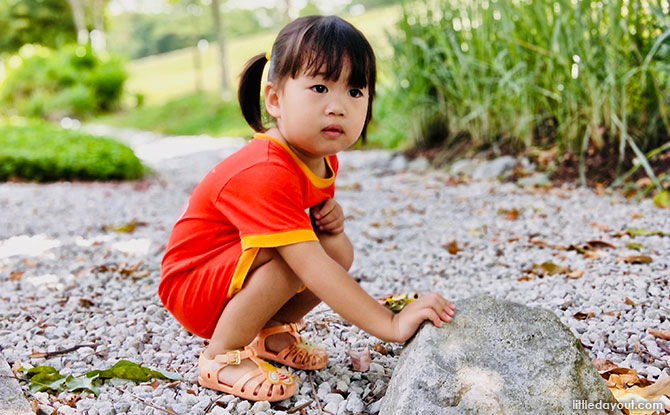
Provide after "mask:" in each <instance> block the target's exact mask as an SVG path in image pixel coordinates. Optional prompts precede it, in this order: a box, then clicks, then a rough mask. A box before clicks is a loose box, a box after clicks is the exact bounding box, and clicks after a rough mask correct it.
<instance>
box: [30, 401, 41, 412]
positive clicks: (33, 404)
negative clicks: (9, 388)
mask: <svg viewBox="0 0 670 415" xmlns="http://www.w3.org/2000/svg"><path fill="white" fill-rule="evenodd" d="M30 409H32V410H33V412H35V413H36V414H37V413H39V412H38V411H39V409H40V401H38V400H37V399H33V400H32V401H30Z"/></svg>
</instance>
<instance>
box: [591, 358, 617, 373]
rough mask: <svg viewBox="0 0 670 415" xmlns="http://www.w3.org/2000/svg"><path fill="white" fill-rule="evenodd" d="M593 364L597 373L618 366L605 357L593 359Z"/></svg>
mask: <svg viewBox="0 0 670 415" xmlns="http://www.w3.org/2000/svg"><path fill="white" fill-rule="evenodd" d="M593 366H595V367H596V369H597V370H598V373H604V372H609V371H610V370H612V369H616V368H617V367H618V366H617V365H615V364H614V362H611V361H609V360H606V359H593Z"/></svg>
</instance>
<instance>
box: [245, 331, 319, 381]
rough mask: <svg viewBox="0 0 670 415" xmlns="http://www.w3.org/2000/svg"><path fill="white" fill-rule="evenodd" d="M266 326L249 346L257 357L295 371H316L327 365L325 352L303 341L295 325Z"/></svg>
mask: <svg viewBox="0 0 670 415" xmlns="http://www.w3.org/2000/svg"><path fill="white" fill-rule="evenodd" d="M268 325H269V327H266V328H264V329H263V330H261V332H260V333H258V336H256V338H255V339H254V340H253V341H252V342H251V344H250V345H249V347H251V348H253V349H254V350H256V353H258V356H259V357H263V358H265V359H268V360H272V361H275V362H279V363H282V364H285V365H287V366H290V367H293V368H296V369H307V370H316V369H321V368H323V367H325V366H326V365H327V364H328V354H327V353H326V351H325V350H324V349H323V348H321V347H315V346H314V345H312V344H310V343H307V342H305V341H303V339H302V337H300V335H299V334H298V326H297V324H296V323H289V324H281V323H276V322H270V323H269V324H268Z"/></svg>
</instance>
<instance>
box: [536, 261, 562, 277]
mask: <svg viewBox="0 0 670 415" xmlns="http://www.w3.org/2000/svg"><path fill="white" fill-rule="evenodd" d="M533 270H535V271H539V274H541V275H543V276H544V275H556V274H567V273H568V272H570V270H569V269H568V267H564V266H561V265H556V264H554V263H553V262H549V261H547V262H543V263H541V264H539V265H538V264H533Z"/></svg>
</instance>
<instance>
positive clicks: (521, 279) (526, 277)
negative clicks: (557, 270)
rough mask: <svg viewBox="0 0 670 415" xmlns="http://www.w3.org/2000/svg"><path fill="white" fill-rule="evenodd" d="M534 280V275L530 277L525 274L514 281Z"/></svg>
mask: <svg viewBox="0 0 670 415" xmlns="http://www.w3.org/2000/svg"><path fill="white" fill-rule="evenodd" d="M534 278H535V276H534V275H533V276H531V275H528V274H525V275H522V276H520V277H518V278H517V279H516V280H517V281H530V280H532V279H534Z"/></svg>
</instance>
